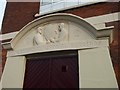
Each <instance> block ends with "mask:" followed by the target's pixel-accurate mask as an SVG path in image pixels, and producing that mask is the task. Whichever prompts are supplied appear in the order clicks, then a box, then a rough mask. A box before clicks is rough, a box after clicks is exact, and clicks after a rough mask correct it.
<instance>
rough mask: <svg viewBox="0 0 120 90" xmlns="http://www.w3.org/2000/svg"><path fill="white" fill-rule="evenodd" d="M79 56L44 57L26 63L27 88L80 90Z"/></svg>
mask: <svg viewBox="0 0 120 90" xmlns="http://www.w3.org/2000/svg"><path fill="white" fill-rule="evenodd" d="M77 57H78V56H77V54H69V55H68V54H65V55H60V54H59V55H52V56H51V55H49V54H48V55H47V56H46V55H44V57H37V58H30V59H28V60H27V63H26V72H25V79H24V89H25V88H49V89H50V88H76V89H78V88H79V75H78V58H77Z"/></svg>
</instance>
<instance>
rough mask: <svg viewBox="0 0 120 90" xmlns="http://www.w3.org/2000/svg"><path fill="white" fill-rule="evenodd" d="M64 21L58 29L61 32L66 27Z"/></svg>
mask: <svg viewBox="0 0 120 90" xmlns="http://www.w3.org/2000/svg"><path fill="white" fill-rule="evenodd" d="M64 25H65V24H64V23H60V24H59V25H58V30H59V31H60V32H61V30H62V29H64Z"/></svg>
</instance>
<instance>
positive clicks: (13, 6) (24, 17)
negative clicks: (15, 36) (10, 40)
mask: <svg viewBox="0 0 120 90" xmlns="http://www.w3.org/2000/svg"><path fill="white" fill-rule="evenodd" d="M38 12H39V2H8V3H7V5H6V10H5V15H4V19H3V25H2V33H9V32H14V31H19V30H20V29H21V28H22V27H23V26H25V25H26V24H27V23H29V22H30V21H32V20H34V19H35V18H34V15H35V14H36V13H38Z"/></svg>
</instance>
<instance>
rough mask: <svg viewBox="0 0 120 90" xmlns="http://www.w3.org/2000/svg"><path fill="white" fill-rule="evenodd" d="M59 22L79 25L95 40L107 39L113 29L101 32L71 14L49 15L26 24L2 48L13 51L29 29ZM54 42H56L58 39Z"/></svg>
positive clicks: (105, 29)
mask: <svg viewBox="0 0 120 90" xmlns="http://www.w3.org/2000/svg"><path fill="white" fill-rule="evenodd" d="M59 20H66V21H70V22H74V23H76V24H78V25H81V26H82V27H85V28H87V31H88V32H89V34H91V35H92V36H93V37H94V38H95V39H96V40H97V39H98V38H103V37H109V36H110V35H111V31H112V28H113V27H110V28H104V29H103V30H97V29H96V28H95V27H94V26H92V25H91V24H90V23H88V22H87V21H85V20H84V19H83V18H81V17H79V16H76V15H73V14H67V13H57V14H50V15H46V16H42V17H40V18H37V19H35V20H33V21H32V22H30V23H28V24H27V25H26V26H24V27H23V28H22V29H21V30H20V31H19V33H18V34H17V35H16V36H15V37H14V38H13V39H12V41H11V42H10V43H3V46H4V47H5V48H6V49H14V47H15V46H16V44H17V43H18V42H19V40H20V39H21V38H22V37H23V36H24V35H25V34H26V33H27V32H29V30H30V29H31V28H33V27H36V26H38V25H41V24H43V23H46V22H50V21H59ZM41 38H42V37H41ZM56 40H58V38H57V39H56ZM51 41H54V40H51Z"/></svg>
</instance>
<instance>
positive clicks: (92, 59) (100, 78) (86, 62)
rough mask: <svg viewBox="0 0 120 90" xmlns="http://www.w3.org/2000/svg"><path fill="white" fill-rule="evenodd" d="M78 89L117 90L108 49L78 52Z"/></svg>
mask: <svg viewBox="0 0 120 90" xmlns="http://www.w3.org/2000/svg"><path fill="white" fill-rule="evenodd" d="M78 53H79V75H80V76H79V77H80V80H79V81H80V88H116V90H117V88H118V85H117V81H116V78H115V74H114V70H113V67H112V62H111V58H110V54H109V49H108V47H101V48H93V49H86V50H79V51H78Z"/></svg>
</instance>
